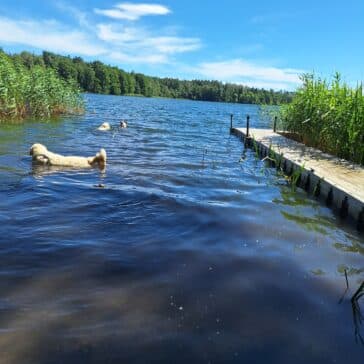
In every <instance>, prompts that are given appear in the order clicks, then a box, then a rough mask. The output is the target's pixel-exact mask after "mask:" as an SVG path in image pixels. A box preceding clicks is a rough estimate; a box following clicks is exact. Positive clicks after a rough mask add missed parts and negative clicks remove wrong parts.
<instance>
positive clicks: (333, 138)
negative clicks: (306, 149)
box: [280, 73, 364, 164]
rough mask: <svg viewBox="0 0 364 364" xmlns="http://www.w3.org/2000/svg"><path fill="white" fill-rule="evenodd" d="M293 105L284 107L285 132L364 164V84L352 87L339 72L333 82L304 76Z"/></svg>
mask: <svg viewBox="0 0 364 364" xmlns="http://www.w3.org/2000/svg"><path fill="white" fill-rule="evenodd" d="M301 79H302V81H303V85H302V87H300V88H299V89H298V90H297V92H296V94H295V96H294V98H293V101H292V103H291V104H289V105H286V106H283V107H282V108H281V112H280V119H281V123H282V126H283V129H284V130H286V131H288V132H290V133H291V134H292V135H293V136H294V137H295V138H297V139H298V140H300V141H302V142H303V143H305V144H306V145H310V146H313V147H316V148H319V149H320V150H322V151H324V152H328V153H331V154H334V155H336V156H338V157H340V158H345V159H347V160H350V161H353V162H356V163H360V164H364V94H363V85H362V84H358V85H357V87H355V88H352V87H349V86H348V85H347V84H346V83H344V82H342V81H341V78H340V74H339V73H336V74H335V76H334V77H333V79H332V81H331V82H328V81H326V80H323V79H321V78H317V77H316V76H315V75H314V74H304V75H302V76H301Z"/></svg>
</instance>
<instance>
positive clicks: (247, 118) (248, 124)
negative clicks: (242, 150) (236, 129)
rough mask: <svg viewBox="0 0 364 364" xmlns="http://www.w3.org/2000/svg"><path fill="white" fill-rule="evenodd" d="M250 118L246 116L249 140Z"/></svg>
mask: <svg viewBox="0 0 364 364" xmlns="http://www.w3.org/2000/svg"><path fill="white" fill-rule="evenodd" d="M249 127H250V116H249V115H247V116H246V138H249Z"/></svg>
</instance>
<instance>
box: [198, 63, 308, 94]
mask: <svg viewBox="0 0 364 364" xmlns="http://www.w3.org/2000/svg"><path fill="white" fill-rule="evenodd" d="M194 70H195V72H196V73H198V74H200V75H202V76H204V77H207V78H211V79H218V80H223V81H225V82H234V83H243V84H248V85H250V86H255V87H267V86H268V87H269V88H274V89H292V88H294V87H295V86H297V85H298V84H299V83H300V80H299V75H300V74H301V73H303V72H304V71H303V70H298V69H291V68H277V67H271V66H261V65H258V64H255V63H253V62H249V61H246V60H242V59H233V60H227V61H222V62H206V63H201V64H200V65H199V66H197V67H196V68H195V69H194Z"/></svg>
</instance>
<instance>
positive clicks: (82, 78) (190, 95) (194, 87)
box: [10, 51, 293, 105]
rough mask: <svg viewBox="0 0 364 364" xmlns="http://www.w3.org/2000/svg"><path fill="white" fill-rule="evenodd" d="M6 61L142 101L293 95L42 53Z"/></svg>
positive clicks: (273, 100) (278, 99)
mask: <svg viewBox="0 0 364 364" xmlns="http://www.w3.org/2000/svg"><path fill="white" fill-rule="evenodd" d="M10 57H11V58H12V59H13V60H14V61H15V62H17V63H21V64H22V65H24V66H25V67H27V68H28V69H31V68H33V67H34V66H42V67H46V68H52V69H53V70H55V71H56V73H57V74H58V75H59V76H60V77H61V78H62V79H64V80H65V81H67V82H76V83H77V84H78V86H79V88H80V89H81V91H83V92H90V93H97V94H106V95H141V96H146V97H169V98H183V99H189V100H201V101H219V102H232V103H244V104H267V105H278V104H286V103H289V102H291V100H292V96H293V93H291V92H288V91H274V90H265V89H260V88H255V87H248V86H243V85H237V84H232V83H222V82H218V81H205V80H192V81H183V80H178V79H175V78H158V77H151V76H146V75H144V74H141V73H135V72H126V71H124V70H122V69H120V68H118V67H114V66H109V65H106V64H104V63H102V62H100V61H93V62H86V61H84V60H83V59H82V58H81V57H73V58H72V57H69V56H61V55H57V54H54V53H50V52H46V51H44V52H43V53H42V55H35V54H32V53H29V52H21V53H19V54H12V55H10Z"/></svg>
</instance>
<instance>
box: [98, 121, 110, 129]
mask: <svg viewBox="0 0 364 364" xmlns="http://www.w3.org/2000/svg"><path fill="white" fill-rule="evenodd" d="M97 130H100V131H108V130H111V125H110V124H109V123H108V122H106V121H105V122H104V123H102V124H101V125H100V126H99V127H98V128H97Z"/></svg>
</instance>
